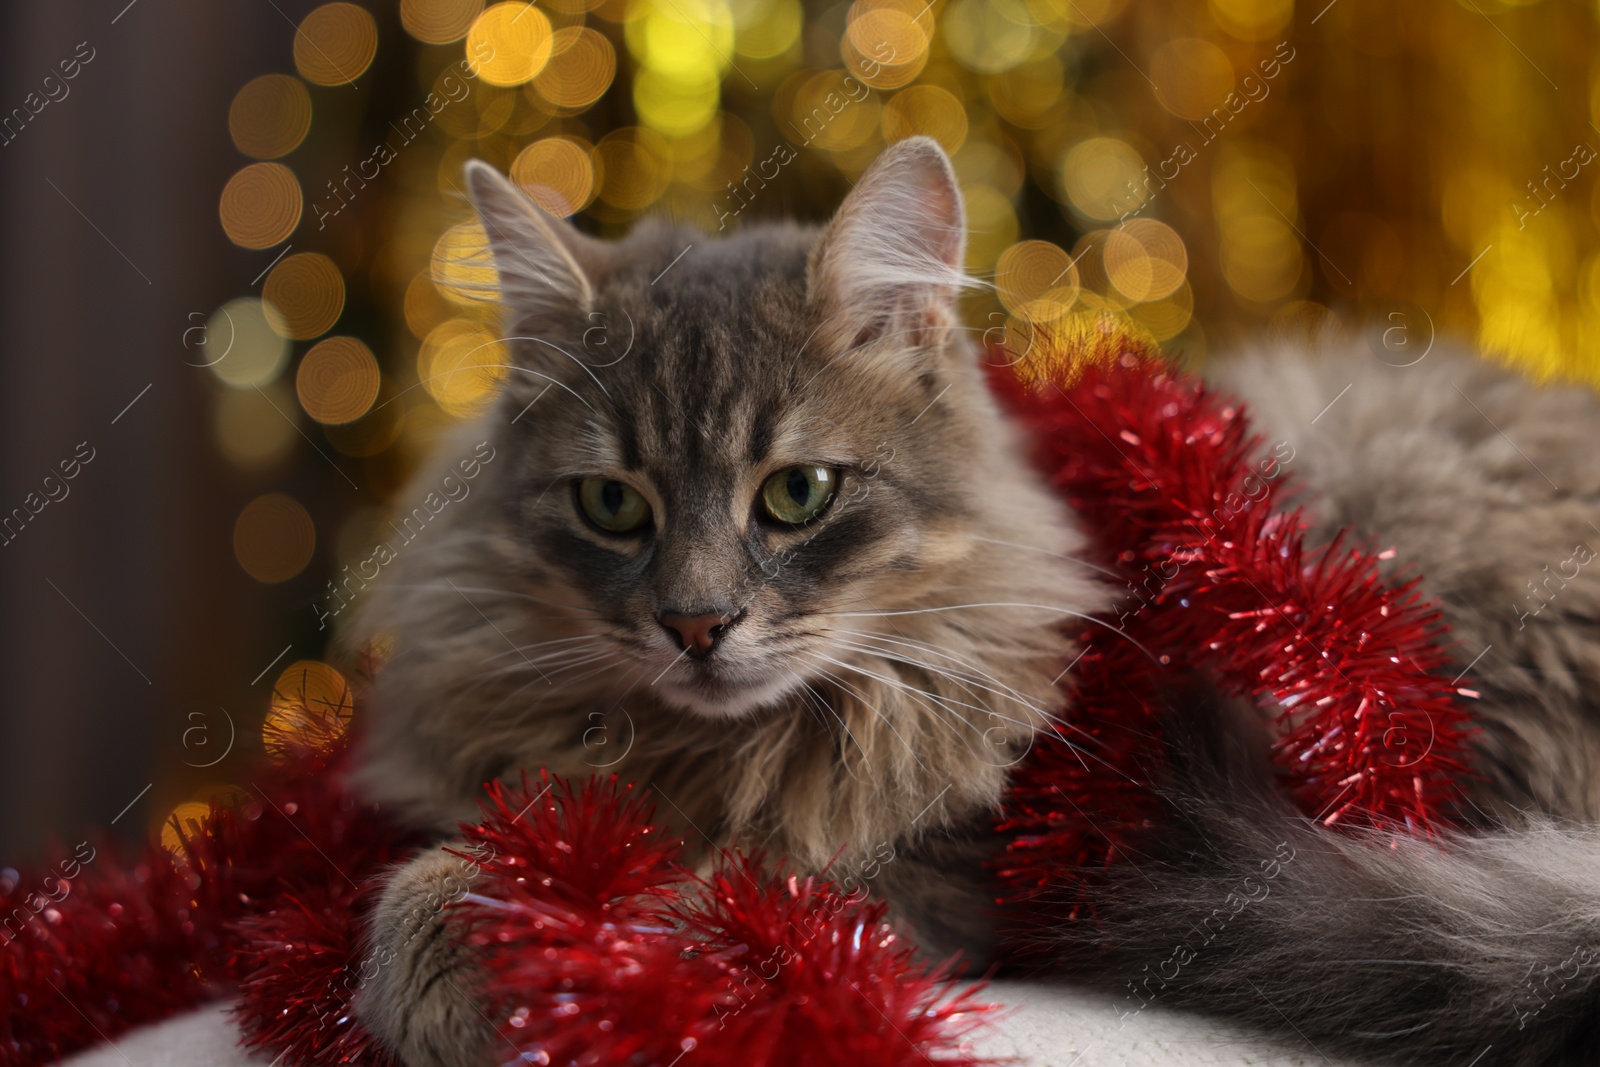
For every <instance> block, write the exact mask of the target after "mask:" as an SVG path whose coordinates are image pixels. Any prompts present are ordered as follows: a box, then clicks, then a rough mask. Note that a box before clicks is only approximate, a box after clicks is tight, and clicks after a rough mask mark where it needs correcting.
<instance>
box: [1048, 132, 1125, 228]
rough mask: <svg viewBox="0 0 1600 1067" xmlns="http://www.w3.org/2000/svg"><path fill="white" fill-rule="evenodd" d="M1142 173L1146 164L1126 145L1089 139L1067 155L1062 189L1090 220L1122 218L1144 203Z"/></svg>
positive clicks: (1112, 139) (1117, 141) (1116, 141)
mask: <svg viewBox="0 0 1600 1067" xmlns="http://www.w3.org/2000/svg"><path fill="white" fill-rule="evenodd" d="M1143 169H1144V161H1143V160H1142V159H1141V158H1140V157H1139V153H1138V152H1137V151H1135V150H1134V148H1133V146H1132V145H1130V144H1128V143H1127V142H1126V141H1123V140H1119V139H1118V138H1115V137H1090V138H1088V139H1086V140H1083V141H1079V142H1078V143H1077V144H1075V145H1073V146H1072V148H1071V149H1070V150H1069V151H1068V152H1067V154H1066V157H1065V159H1064V160H1063V163H1062V186H1063V188H1064V189H1065V191H1066V194H1067V200H1068V201H1069V202H1070V203H1071V204H1072V206H1073V207H1074V208H1076V209H1077V210H1078V211H1080V212H1082V213H1083V214H1084V215H1085V216H1087V217H1088V218H1090V219H1098V220H1102V221H1104V220H1110V219H1116V218H1121V217H1122V216H1123V215H1125V214H1128V213H1129V212H1132V211H1137V210H1138V209H1139V207H1140V206H1141V205H1142V204H1143V203H1144V196H1145V194H1144V192H1143V187H1142V186H1141V184H1140V179H1141V177H1142V174H1143Z"/></svg>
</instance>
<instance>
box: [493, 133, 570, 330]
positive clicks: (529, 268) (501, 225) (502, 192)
mask: <svg viewBox="0 0 1600 1067" xmlns="http://www.w3.org/2000/svg"><path fill="white" fill-rule="evenodd" d="M465 174H466V179H467V189H468V191H469V192H470V194H471V196H472V203H473V206H474V207H476V208H477V209H478V216H479V217H480V218H481V219H482V220H483V228H484V231H485V233H486V234H487V235H488V237H489V247H490V249H492V250H493V252H494V263H495V270H496V272H497V273H498V274H499V276H500V299H501V302H502V303H503V304H504V305H505V306H506V309H507V312H508V313H509V315H510V317H511V318H512V319H513V320H515V321H516V322H518V323H521V324H522V325H525V326H528V327H530V328H538V327H542V326H548V325H551V324H553V321H559V320H563V319H568V318H572V319H574V320H575V321H582V318H583V316H584V315H586V314H587V313H588V311H589V310H590V308H591V307H592V306H593V303H594V287H593V285H592V284H591V282H590V280H589V275H588V273H587V272H586V271H585V270H584V267H583V261H584V260H589V259H594V258H595V253H596V248H595V246H597V245H598V242H596V241H594V240H593V239H591V238H588V237H585V236H584V235H583V234H581V233H579V232H578V231H577V230H576V229H574V228H573V226H572V224H571V223H569V222H566V221H564V220H562V219H558V218H556V217H555V216H553V215H551V214H549V213H548V212H546V211H545V210H544V209H543V208H541V207H540V206H539V205H538V204H536V203H534V201H533V199H532V198H531V197H530V196H528V194H527V193H525V192H523V191H522V190H521V189H519V188H518V187H517V186H516V185H515V184H513V183H512V182H511V181H510V180H509V179H507V178H506V176H505V175H503V174H501V173H500V172H499V171H497V170H495V169H494V168H493V167H492V166H490V165H489V164H487V163H485V162H483V161H482V160H479V159H474V160H470V161H468V163H467V165H466V170H465Z"/></svg>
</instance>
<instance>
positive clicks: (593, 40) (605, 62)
mask: <svg viewBox="0 0 1600 1067" xmlns="http://www.w3.org/2000/svg"><path fill="white" fill-rule="evenodd" d="M616 76H617V54H616V51H615V50H614V49H613V48H612V47H611V42H610V41H608V40H606V37H605V34H603V33H600V32H598V31H596V30H592V29H590V28H589V27H587V26H568V27H566V28H564V29H560V30H557V31H556V33H555V38H554V42H553V45H552V48H551V54H550V61H549V62H548V63H546V64H545V66H544V69H543V70H541V71H540V72H539V73H538V74H536V75H534V78H533V85H534V88H535V89H536V90H537V91H538V93H539V95H540V96H541V97H543V98H544V99H545V100H547V101H549V102H550V103H551V104H554V105H555V106H557V107H563V108H573V109H582V108H586V107H588V106H589V105H590V104H592V103H594V102H595V101H596V100H598V99H600V97H601V95H602V94H603V93H604V92H605V91H606V90H607V89H609V88H610V87H611V81H612V79H613V78H615V77H616Z"/></svg>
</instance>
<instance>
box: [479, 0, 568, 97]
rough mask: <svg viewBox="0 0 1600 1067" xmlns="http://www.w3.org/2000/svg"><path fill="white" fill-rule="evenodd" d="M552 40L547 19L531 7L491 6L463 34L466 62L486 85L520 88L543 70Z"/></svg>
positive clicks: (516, 4) (526, 5) (551, 32)
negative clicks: (465, 36) (465, 33)
mask: <svg viewBox="0 0 1600 1067" xmlns="http://www.w3.org/2000/svg"><path fill="white" fill-rule="evenodd" d="M554 37H555V35H554V33H553V31H552V30H551V27H550V19H549V18H548V17H547V16H546V15H545V13H544V12H543V11H540V10H539V9H538V8H536V7H534V6H533V5H532V4H523V3H514V2H507V3H501V4H495V5H494V6H493V7H490V8H488V9H487V10H485V11H484V12H483V14H481V15H479V16H478V17H477V19H475V20H474V21H473V23H472V28H471V29H469V30H468V31H467V57H468V62H470V63H471V64H472V69H473V71H474V72H475V73H476V74H477V75H478V77H480V78H482V79H483V80H484V81H486V82H488V83H489V84H490V85H501V86H512V85H521V84H522V83H523V82H526V81H531V80H533V78H534V76H535V75H537V74H538V73H539V72H540V71H542V70H543V69H544V65H545V63H547V62H548V61H549V59H550V53H551V50H552V48H553V47H554V44H555V40H554Z"/></svg>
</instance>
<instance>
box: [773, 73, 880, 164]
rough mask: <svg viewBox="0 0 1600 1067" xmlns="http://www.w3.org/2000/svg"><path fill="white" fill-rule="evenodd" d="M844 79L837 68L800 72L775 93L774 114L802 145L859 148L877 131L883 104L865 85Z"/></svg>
mask: <svg viewBox="0 0 1600 1067" xmlns="http://www.w3.org/2000/svg"><path fill="white" fill-rule="evenodd" d="M846 78H847V75H845V74H844V73H843V72H841V71H837V70H824V71H816V72H806V71H801V72H800V73H799V74H798V75H797V76H796V78H791V79H790V80H789V82H787V83H785V86H784V87H780V88H779V90H778V92H777V94H776V95H775V96H774V98H773V117H774V118H776V119H777V120H778V123H779V126H780V127H781V128H783V129H786V130H788V131H790V133H791V134H792V135H793V139H794V140H795V141H796V143H798V144H801V145H802V146H812V145H814V146H816V147H817V148H826V149H828V150H830V151H834V152H842V151H847V150H849V149H852V148H857V147H860V146H861V145H862V144H864V143H865V142H866V141H867V140H868V139H869V138H871V137H872V136H873V135H874V134H876V133H877V132H878V121H879V115H880V114H881V112H882V110H883V105H882V104H880V103H879V102H878V99H877V96H876V95H875V94H873V93H871V92H869V91H868V90H867V88H866V86H865V85H861V84H855V85H852V84H851V83H850V82H848V81H846ZM791 86H792V91H790V92H785V88H787V87H791ZM786 100H787V101H788V102H789V110H788V111H787V113H785V112H784V110H783V109H784V103H785V101H786Z"/></svg>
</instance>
